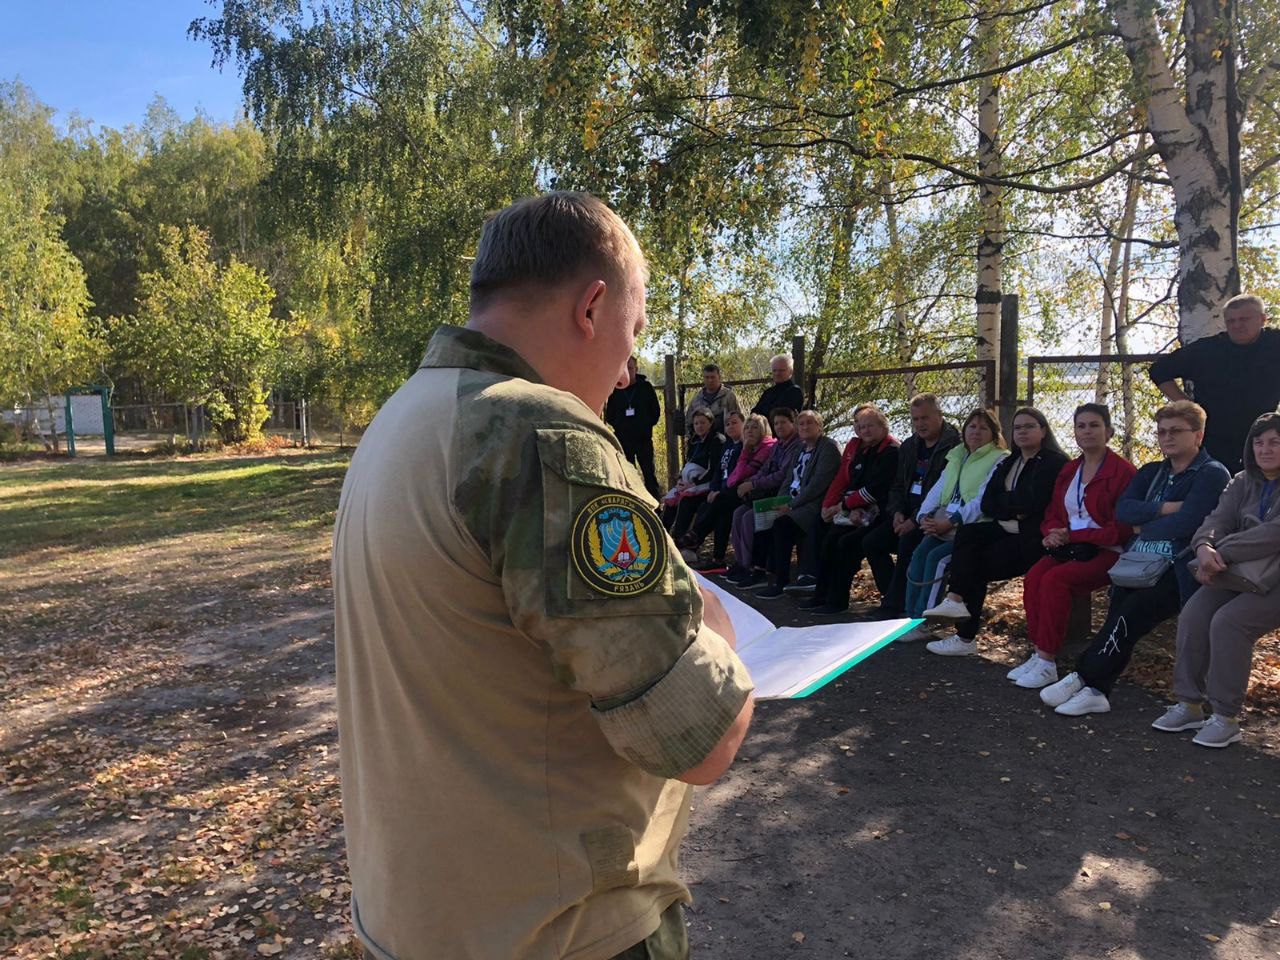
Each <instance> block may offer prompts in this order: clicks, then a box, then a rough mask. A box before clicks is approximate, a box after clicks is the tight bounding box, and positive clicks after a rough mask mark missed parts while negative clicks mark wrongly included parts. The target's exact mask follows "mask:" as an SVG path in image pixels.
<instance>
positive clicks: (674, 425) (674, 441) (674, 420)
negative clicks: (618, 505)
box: [662, 353, 684, 489]
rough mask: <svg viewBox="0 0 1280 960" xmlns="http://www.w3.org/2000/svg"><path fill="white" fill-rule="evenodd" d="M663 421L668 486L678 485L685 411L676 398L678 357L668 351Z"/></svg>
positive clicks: (663, 390) (663, 391) (663, 387)
mask: <svg viewBox="0 0 1280 960" xmlns="http://www.w3.org/2000/svg"><path fill="white" fill-rule="evenodd" d="M662 406H663V408H664V409H663V418H662V419H663V423H664V425H665V426H666V431H667V488H668V489H670V488H671V487H674V486H675V485H676V478H677V477H678V476H680V434H681V433H682V432H683V428H684V424H683V422H682V421H683V420H684V417H683V413H684V411H683V410H681V409H680V405H679V402H678V401H677V400H676V358H675V355H674V354H671V353H668V354H667V357H666V367H665V370H664V380H663V384H662Z"/></svg>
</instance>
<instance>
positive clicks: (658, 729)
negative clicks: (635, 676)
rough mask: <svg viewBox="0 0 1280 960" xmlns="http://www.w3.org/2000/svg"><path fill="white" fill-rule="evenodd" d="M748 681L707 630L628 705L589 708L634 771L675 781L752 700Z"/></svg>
mask: <svg viewBox="0 0 1280 960" xmlns="http://www.w3.org/2000/svg"><path fill="white" fill-rule="evenodd" d="M751 690H752V685H751V678H750V676H748V674H747V669H746V667H744V666H743V664H742V661H741V660H739V659H738V655H737V654H736V653H734V652H733V650H732V649H731V648H730V646H729V644H727V643H726V642H725V641H724V639H723V638H722V637H721V636H720V635H719V634H717V633H716V632H715V631H713V630H711V629H710V628H709V627H707V626H705V625H704V626H703V627H702V629H701V630H700V631H699V632H698V635H697V637H695V638H694V641H693V643H691V644H690V645H689V648H688V649H687V650H685V652H684V653H683V654H682V655H681V656H680V659H678V660H677V661H676V662H675V663H674V664H672V666H671V669H670V670H668V671H667V673H666V674H665V675H664V676H663V677H662V678H661V679H659V680H658V681H657V682H656V683H655V684H653V686H651V687H649V689H647V690H645V691H644V692H643V693H642V694H640V695H639V696H638V697H636V698H635V699H633V700H629V701H627V702H626V703H623V704H620V705H618V706H615V707H610V708H608V709H599V708H598V707H597V708H594V713H595V716H596V719H597V720H598V721H599V723H600V728H601V730H603V731H604V735H605V737H606V739H608V741H609V743H610V745H611V746H612V747H613V748H614V750H616V751H617V752H618V753H619V754H621V755H622V756H624V757H626V758H627V759H628V760H630V761H631V762H632V763H634V764H635V765H636V766H637V767H640V768H641V769H642V770H645V771H647V772H649V773H652V774H654V775H655V776H659V777H674V776H677V775H679V774H681V773H683V772H684V771H686V770H689V769H690V768H692V767H696V766H697V765H698V764H699V763H701V762H702V761H703V760H704V759H705V758H706V757H707V755H708V754H709V753H711V751H712V750H713V749H714V748H715V746H716V744H718V743H719V742H720V740H721V738H722V737H724V735H725V733H726V732H727V731H728V730H729V728H730V727H731V726H732V725H733V722H734V720H736V719H737V717H738V714H739V713H740V712H741V710H742V707H743V705H744V704H745V703H746V702H747V698H748V697H749V696H750V695H751Z"/></svg>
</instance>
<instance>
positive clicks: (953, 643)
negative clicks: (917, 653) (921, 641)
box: [924, 633, 978, 657]
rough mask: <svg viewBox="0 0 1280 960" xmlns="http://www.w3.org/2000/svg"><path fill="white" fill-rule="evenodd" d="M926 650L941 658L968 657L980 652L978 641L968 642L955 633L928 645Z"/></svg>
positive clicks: (925, 646)
mask: <svg viewBox="0 0 1280 960" xmlns="http://www.w3.org/2000/svg"><path fill="white" fill-rule="evenodd" d="M924 648H925V649H926V650H928V651H929V652H930V653H936V654H937V655H938V656H940V657H967V656H970V655H971V654H975V653H977V652H978V641H977V640H966V639H965V638H964V637H962V636H960V635H959V634H955V633H953V634H952V635H951V636H949V637H943V638H942V639H941V640H934V641H933V642H932V643H926V644H925V645H924Z"/></svg>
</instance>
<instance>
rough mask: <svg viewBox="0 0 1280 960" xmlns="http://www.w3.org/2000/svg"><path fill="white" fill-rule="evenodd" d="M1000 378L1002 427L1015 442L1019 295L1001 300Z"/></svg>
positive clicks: (1011, 295)
mask: <svg viewBox="0 0 1280 960" xmlns="http://www.w3.org/2000/svg"><path fill="white" fill-rule="evenodd" d="M996 375H997V377H998V391H999V397H1000V399H999V405H1000V426H1001V427H1002V428H1003V429H1004V436H1005V439H1006V440H1007V441H1010V442H1012V440H1013V411H1015V410H1017V409H1018V295H1017V294H1016V293H1006V294H1005V295H1004V296H1002V297H1001V298H1000V369H999V370H997V371H996Z"/></svg>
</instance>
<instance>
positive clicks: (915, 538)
mask: <svg viewBox="0 0 1280 960" xmlns="http://www.w3.org/2000/svg"><path fill="white" fill-rule="evenodd" d="M923 539H924V534H923V533H921V532H920V530H919V529H918V528H917V529H915V530H912V531H911V532H910V533H908V534H907V535H906V536H902V537H900V536H898V535H897V534H896V533H894V532H893V521H892V518H891V517H886V518H885V520H884V521H883V522H881V523H879V524H877V525H876V526H875V527H873V528H872V529H871V532H870V533H868V534H867V536H866V538H865V539H864V540H863V541H862V552H863V555H864V556H865V557H866V558H867V566H869V567H870V568H871V575H872V576H873V577H875V578H876V587H877V589H879V591H880V605H881V606H882V607H884V608H885V610H888V611H891V612H893V613H901V612H902V611H903V610H905V609H906V606H907V567H908V566H910V564H911V555H912V554H913V553H915V552H916V547H918V546H920V541H921V540H923ZM895 553H896V554H897V556H898V560H897V562H896V563H895V562H894V559H893V557H894V554H895Z"/></svg>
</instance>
